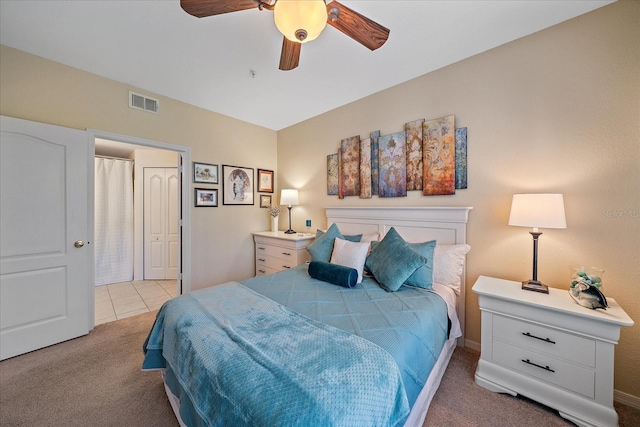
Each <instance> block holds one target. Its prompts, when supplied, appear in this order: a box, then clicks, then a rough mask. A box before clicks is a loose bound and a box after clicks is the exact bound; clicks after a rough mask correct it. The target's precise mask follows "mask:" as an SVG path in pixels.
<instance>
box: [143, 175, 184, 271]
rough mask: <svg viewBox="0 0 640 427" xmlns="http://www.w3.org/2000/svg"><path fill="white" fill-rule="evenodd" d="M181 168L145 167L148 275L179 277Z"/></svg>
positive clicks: (145, 265)
mask: <svg viewBox="0 0 640 427" xmlns="http://www.w3.org/2000/svg"><path fill="white" fill-rule="evenodd" d="M177 245H178V169H177V168H144V278H145V279H147V280H165V279H176V278H177V277H178V276H177V272H178V268H177V266H178V246H177Z"/></svg>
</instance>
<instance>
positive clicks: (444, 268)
mask: <svg viewBox="0 0 640 427" xmlns="http://www.w3.org/2000/svg"><path fill="white" fill-rule="evenodd" d="M469 250H471V246H469V245H467V244H464V243H463V244H459V245H436V248H435V250H434V251H433V281H434V282H437V283H440V284H442V285H445V286H449V287H450V288H452V289H453V290H454V291H455V292H456V294H458V295H460V283H461V277H462V269H463V267H464V259H465V255H467V253H468V252H469Z"/></svg>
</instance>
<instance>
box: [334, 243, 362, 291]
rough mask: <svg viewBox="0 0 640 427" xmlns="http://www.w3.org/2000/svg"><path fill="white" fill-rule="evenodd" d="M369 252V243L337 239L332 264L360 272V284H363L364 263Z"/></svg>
mask: <svg viewBox="0 0 640 427" xmlns="http://www.w3.org/2000/svg"><path fill="white" fill-rule="evenodd" d="M367 252H369V242H365V243H356V242H350V241H348V240H343V239H340V238H336V239H335V240H334V242H333V253H332V254H331V264H339V265H343V266H345V267H351V268H355V269H356V271H357V272H358V282H357V283H360V282H362V270H363V269H364V261H365V260H366V259H367Z"/></svg>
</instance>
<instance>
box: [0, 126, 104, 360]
mask: <svg viewBox="0 0 640 427" xmlns="http://www.w3.org/2000/svg"><path fill="white" fill-rule="evenodd" d="M0 120H1V121H0V205H1V212H0V223H1V225H0V242H1V243H0V360H2V359H6V358H9V357H13V356H17V355H19V354H22V353H26V352H28V351H32V350H36V349H39V348H42V347H46V346H48V345H52V344H56V343H59V342H61V341H65V340H68V339H71V338H75V337H78V336H80V335H85V334H87V333H88V332H89V329H90V328H91V327H92V326H93V314H92V313H93V311H92V310H93V283H92V282H93V281H92V275H93V271H92V270H93V261H92V260H93V250H92V249H91V246H88V245H89V241H88V240H89V239H90V236H91V233H90V231H89V228H88V215H87V214H88V203H87V197H88V192H87V191H88V184H87V178H88V164H89V156H88V152H89V148H90V143H89V140H88V136H87V133H86V132H84V131H79V130H75V129H68V128H62V127H58V126H52V125H46V124H42V123H35V122H29V121H26V120H19V119H14V118H10V117H4V116H3V117H0ZM92 154H93V153H92ZM91 182H92V181H91Z"/></svg>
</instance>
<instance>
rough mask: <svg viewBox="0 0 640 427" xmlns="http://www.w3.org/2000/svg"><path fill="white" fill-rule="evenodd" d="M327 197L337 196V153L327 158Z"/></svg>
mask: <svg viewBox="0 0 640 427" xmlns="http://www.w3.org/2000/svg"><path fill="white" fill-rule="evenodd" d="M327 195H329V196H337V195H338V153H334V154H329V155H328V156H327Z"/></svg>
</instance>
